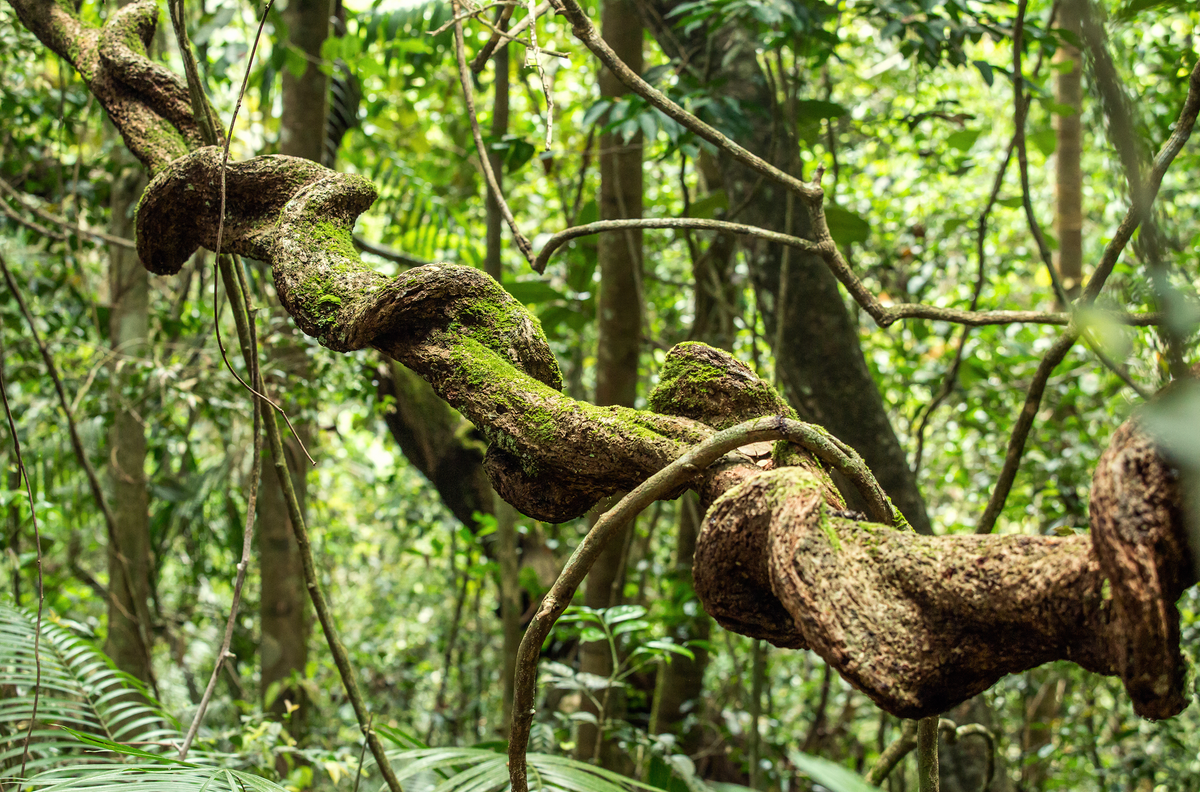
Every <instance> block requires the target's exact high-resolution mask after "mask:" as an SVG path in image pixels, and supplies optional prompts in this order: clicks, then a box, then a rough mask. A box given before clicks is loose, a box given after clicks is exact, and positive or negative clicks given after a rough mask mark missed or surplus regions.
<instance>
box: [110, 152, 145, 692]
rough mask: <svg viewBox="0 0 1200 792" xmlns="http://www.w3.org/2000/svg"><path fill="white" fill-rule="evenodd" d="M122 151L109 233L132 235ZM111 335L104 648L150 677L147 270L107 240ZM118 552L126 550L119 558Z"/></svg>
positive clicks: (130, 193)
mask: <svg viewBox="0 0 1200 792" xmlns="http://www.w3.org/2000/svg"><path fill="white" fill-rule="evenodd" d="M131 160H132V158H130V157H128V156H122V157H120V161H121V162H122V163H124V165H125V166H126V167H123V168H121V169H119V170H118V173H117V176H116V177H115V179H114V181H113V189H112V199H111V208H112V233H113V234H116V235H117V236H122V237H127V238H128V237H132V236H133V217H132V214H133V207H134V204H135V203H136V202H137V199H138V196H140V195H141V194H142V190H143V189H144V188H145V186H146V178H145V176H144V175H142V172H141V168H138V167H137V166H136V164H135V163H133V162H132V161H131ZM109 251H110V252H109V263H108V268H109V269H108V284H109V305H110V310H109V337H110V339H111V341H112V347H113V373H112V401H113V425H112V430H111V433H110V435H109V442H110V451H109V456H108V459H109V463H108V473H109V479H110V483H111V487H112V510H113V516H114V517H115V518H116V526H115V528H116V530H115V533H116V536H115V537H114V538H115V539H116V545H115V546H114V545H113V543H111V542H110V543H109V546H108V579H109V584H108V589H109V602H108V640H107V642H106V644H105V651H106V652H107V653H108V655H109V656H110V657H111V658H112V659H113V662H115V663H116V664H117V668H119V669H121V670H122V671H125V672H126V673H128V674H130V675H132V676H133V677H135V678H136V679H139V680H141V681H142V682H146V683H149V682H150V681H151V679H152V670H151V667H150V647H149V646H148V645H147V643H146V640H147V638H148V637H149V635H150V632H149V627H150V626H149V625H148V624H142V625H139V620H140V618H142V617H144V616H145V615H146V614H147V613H148V612H149V607H148V601H149V597H150V496H149V493H148V490H147V486H146V470H145V468H146V433H145V429H144V427H143V425H142V418H141V416H140V413H141V410H139V409H137V408H136V406H135V405H133V404H132V403H131V399H132V398H134V396H133V394H136V393H138V392H139V391H140V390H141V386H140V384H139V382H138V380H139V379H140V378H139V376H138V369H139V365H138V361H139V359H140V358H141V357H143V356H144V355H146V339H147V335H148V331H149V320H148V309H149V298H150V284H149V278H148V273H147V272H146V270H145V268H144V267H142V264H141V262H140V261H139V260H138V257H137V254H136V253H134V252H133V251H132V250H126V249H124V248H121V247H117V246H115V245H114V246H112V247H110V248H109ZM122 556H124V558H122Z"/></svg>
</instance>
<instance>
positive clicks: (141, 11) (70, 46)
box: [9, 0, 201, 172]
mask: <svg viewBox="0 0 1200 792" xmlns="http://www.w3.org/2000/svg"><path fill="white" fill-rule="evenodd" d="M9 4H10V5H11V6H12V7H13V9H14V10H15V11H16V12H17V16H18V17H19V18H20V19H21V22H22V23H24V25H25V26H26V27H27V28H29V30H30V31H31V32H32V33H33V34H34V35H35V36H37V37H38V39H39V40H41V42H42V43H43V44H45V45H46V46H48V47H49V48H50V49H52V50H53V51H54V52H56V53H57V54H58V55H60V56H61V57H62V58H63V59H65V60H66V61H67V62H68V63H70V64H71V65H72V66H73V67H75V70H76V71H77V72H79V76H80V77H82V78H83V81H84V83H85V84H86V85H87V87H88V90H90V91H91V92H92V94H93V95H94V96H95V97H96V98H97V99H98V100H99V101H100V104H101V105H102V106H103V107H104V109H105V110H106V111H107V112H108V115H109V118H111V119H112V122H113V125H114V126H116V127H117V129H118V130H119V131H120V132H121V136H122V137H123V138H124V140H125V145H126V146H127V147H128V148H129V150H130V151H131V152H133V154H134V156H136V157H137V158H138V159H139V160H141V162H142V164H144V165H145V166H146V167H147V168H149V169H150V170H151V171H152V172H154V171H158V170H160V169H161V168H163V167H164V166H166V165H167V164H168V163H170V162H171V161H172V160H175V159H177V158H179V157H181V156H183V155H184V154H186V153H187V152H188V150H189V149H190V148H192V147H194V146H197V145H200V143H201V139H200V130H199V128H198V127H197V126H196V122H195V120H194V119H193V118H192V112H191V100H190V98H189V96H188V90H187V86H186V85H185V84H184V82H183V80H181V79H180V78H179V77H178V75H176V74H175V73H174V72H172V71H171V70H170V69H168V68H166V67H165V66H163V65H161V64H158V63H155V62H154V61H152V60H150V59H149V58H148V57H147V56H146V47H147V45H148V43H149V41H150V40H151V39H152V38H153V36H154V29H155V27H156V25H157V22H158V6H157V5H156V4H155V2H154V0H135V2H132V3H130V4H129V5H126V6H122V7H120V8H118V9H117V10H115V11H113V12H112V14H111V15H110V16H109V19H108V21H107V22H106V23H105V25H104V27H103V28H95V27H90V26H88V25H86V24H85V23H84V22H82V21H81V20H80V19H79V18H78V17H77V16H76V15H75V14H74V13H72V11H71V10H70V9H71V4H70V3H58V2H54V0H9Z"/></svg>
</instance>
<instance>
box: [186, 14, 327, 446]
mask: <svg viewBox="0 0 1200 792" xmlns="http://www.w3.org/2000/svg"><path fill="white" fill-rule="evenodd" d="M174 2H182V0H174ZM274 2H275V0H267V4H266V6H264V7H263V12H262V18H261V19H259V21H258V32H257V33H255V35H254V45H253V46H252V47H251V48H250V58H249V59H248V60H247V61H246V70H245V72H244V73H243V75H242V87H241V90H240V91H238V98H237V104H235V105H234V107H233V116H232V117H231V118H230V119H229V134H227V135H225V145H224V148H223V150H222V153H221V170H220V173H221V209H220V213H219V214H218V216H217V244H216V254H217V255H216V259H217V266H220V264H219V262H220V258H221V255H222V254H221V242H222V236H223V235H224V233H225V197H226V196H225V168H226V166H227V165H228V164H229V144H230V142H231V141H232V140H233V129H234V127H235V126H236V125H237V116H238V112H239V111H240V110H241V109H242V99H243V98H244V97H245V95H246V86H247V85H249V84H250V68H251V67H252V66H253V65H254V54H255V53H256V52H258V43H259V41H260V40H261V39H262V32H263V27H264V26H265V25H266V24H267V14H268V13H270V11H271V5H272V4H273V3H274ZM183 43H184V42H183V41H181V42H180V47H181V48H182V47H183ZM189 52H190V50H189ZM205 103H206V104H207V100H205ZM202 129H203V128H202ZM206 134H207V133H206ZM217 140H219V136H218V134H217V133H216V132H215V131H214V132H212V134H211V135H210V136H209V137H208V138H207V139H206V142H209V144H210V145H215V144H216V141H217ZM218 306H219V302H218V300H217V279H216V278H213V331H214V332H215V334H216V337H217V349H219V350H220V352H221V360H223V361H224V362H225V368H226V369H228V370H229V373H230V374H232V375H233V378H234V379H236V380H237V381H238V382H239V383H240V384H241V386H242V387H243V388H245V389H246V390H247V391H249V392H250V394H251V395H253V396H254V397H256V398H258V399H262V400H263V401H264V402H265V403H267V404H269V405H270V406H271V407H273V408H274V409H275V410H276V411H277V412H278V413H279V414H280V415H282V416H283V420H284V421H286V422H287V425H288V429H290V430H291V432H292V436H293V437H295V438H296V444H297V445H299V446H300V450H301V451H303V452H304V456H305V457H307V458H308V462H309V464H310V465H312V466H313V467H316V466H317V461H316V460H315V459H313V458H312V454H310V453H308V448H307V447H306V446H305V445H304V441H303V440H302V439H301V438H300V433H299V432H297V431H296V427H294V426H292V419H291V418H290V417H288V414H287V412H286V411H285V410H284V409H283V407H282V406H281V405H279V404H276V403H275V402H274V401H272V400H271V399H269V398H267V396H266V395H265V394H264V393H262V392H261V390H259V389H255V388H254V387H252V386H251V385H250V383H248V382H246V380H244V379H242V377H241V375H239V374H238V373H237V372H236V371H234V370H233V366H232V365H231V364H230V362H229V356H228V355H227V354H226V352H225V342H224V341H223V340H222V339H221V321H220V316H219V313H220V312H219V309H218ZM255 348H256V349H257V347H255ZM256 357H257V354H256ZM255 365H256V366H257V361H256V363H255Z"/></svg>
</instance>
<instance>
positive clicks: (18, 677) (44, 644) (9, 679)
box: [0, 605, 182, 775]
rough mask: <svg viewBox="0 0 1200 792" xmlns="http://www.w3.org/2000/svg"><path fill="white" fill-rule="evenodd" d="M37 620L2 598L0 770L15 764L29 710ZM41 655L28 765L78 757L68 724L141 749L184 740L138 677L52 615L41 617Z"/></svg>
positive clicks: (34, 675) (41, 765)
mask: <svg viewBox="0 0 1200 792" xmlns="http://www.w3.org/2000/svg"><path fill="white" fill-rule="evenodd" d="M36 621H37V620H36V617H35V616H34V615H33V614H32V613H30V612H28V611H25V610H18V609H15V608H12V607H9V606H5V605H0V774H4V775H6V774H8V773H11V772H14V771H15V769H16V767H19V766H20V764H21V755H22V753H23V752H24V749H25V734H26V731H27V729H28V728H29V719H30V717H31V716H32V714H33V700H34V687H35V684H36V681H37V663H36V661H35V659H34V653H33V647H34V637H35V633H36V629H37V627H36ZM40 656H41V666H42V669H41V685H40V686H39V687H38V706H37V721H36V723H35V724H34V728H33V736H32V739H31V741H30V745H29V761H28V762H27V763H26V772H29V771H31V770H37V769H45V768H48V767H53V766H56V765H59V764H62V763H63V762H65V761H73V762H78V761H79V759H80V757H81V756H82V755H83V753H84V746H83V745H82V744H81V743H80V742H79V740H78V739H77V738H76V737H75V735H73V734H72V733H71V732H72V731H75V732H80V733H83V734H87V735H93V736H95V737H97V738H100V739H102V740H104V741H107V742H111V743H134V744H137V745H139V746H141V747H143V748H147V749H154V748H155V747H156V746H161V747H163V748H166V747H168V746H170V745H171V744H172V743H178V742H179V741H180V740H182V735H181V734H180V732H179V729H178V728H177V726H176V724H174V723H173V722H172V720H171V719H170V718H169V717H168V716H167V715H165V714H164V713H163V712H162V710H161V709H159V707H158V706H157V705H156V704H155V703H154V702H153V701H152V700H151V699H150V698H149V697H148V696H147V695H146V693H145V690H144V688H143V687H142V686H141V684H140V683H138V682H137V681H136V680H134V679H133V678H132V677H130V676H129V675H127V674H123V673H121V672H120V671H118V670H117V669H116V668H114V667H113V665H112V662H111V661H110V660H109V659H108V658H107V657H105V656H104V655H103V654H102V653H101V652H100V651H99V650H98V649H96V648H95V647H94V646H92V645H91V644H90V643H88V642H87V641H85V640H83V639H82V638H80V637H78V636H77V635H75V634H74V633H73V632H72V631H71V630H69V629H67V628H66V627H64V626H62V625H60V624H59V623H56V621H55V619H54V618H53V617H46V618H44V619H43V620H42V638H41V651H40Z"/></svg>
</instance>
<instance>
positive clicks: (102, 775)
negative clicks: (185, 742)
mask: <svg viewBox="0 0 1200 792" xmlns="http://www.w3.org/2000/svg"><path fill="white" fill-rule="evenodd" d="M131 785H136V787H137V789H134V788H133V787H132V786H131ZM25 789H27V790H36V792H287V790H285V789H284V787H282V786H280V785H279V784H276V783H274V782H273V781H268V780H267V779H265V778H262V777H261V776H256V775H254V774H252V773H246V772H243V771H241V770H229V769H226V768H224V767H194V766H184V765H180V766H178V767H162V766H157V765H155V766H147V765H127V764H104V765H74V766H63V767H59V768H55V769H53V770H47V771H45V772H42V773H39V774H38V775H36V776H34V777H33V778H31V779H30V780H29V781H28V782H27V783H26V785H25Z"/></svg>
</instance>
